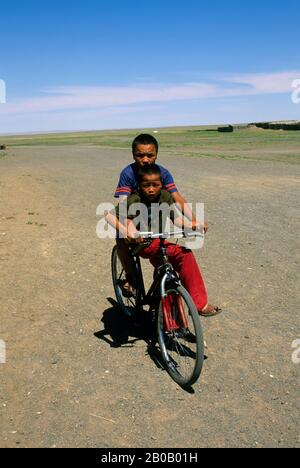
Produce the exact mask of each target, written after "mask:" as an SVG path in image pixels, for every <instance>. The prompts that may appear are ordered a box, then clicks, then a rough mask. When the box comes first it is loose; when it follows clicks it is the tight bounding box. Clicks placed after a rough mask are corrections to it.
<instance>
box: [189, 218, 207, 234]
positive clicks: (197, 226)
mask: <svg viewBox="0 0 300 468" xmlns="http://www.w3.org/2000/svg"><path fill="white" fill-rule="evenodd" d="M208 228H209V227H208V223H204V225H203V224H200V223H198V222H197V221H192V230H193V231H200V232H204V234H206V233H207V231H208Z"/></svg>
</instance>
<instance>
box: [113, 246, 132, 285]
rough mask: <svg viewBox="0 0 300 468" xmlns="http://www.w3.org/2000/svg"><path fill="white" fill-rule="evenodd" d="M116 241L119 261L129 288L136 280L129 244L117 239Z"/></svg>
mask: <svg viewBox="0 0 300 468" xmlns="http://www.w3.org/2000/svg"><path fill="white" fill-rule="evenodd" d="M116 241H117V248H118V255H119V259H120V261H121V263H122V266H123V268H124V270H125V272H126V279H127V281H128V283H129V284H130V285H131V286H134V284H135V280H136V278H135V276H136V269H135V261H134V258H133V256H132V253H131V250H130V248H129V244H128V243H127V242H126V241H125V239H117V240H116Z"/></svg>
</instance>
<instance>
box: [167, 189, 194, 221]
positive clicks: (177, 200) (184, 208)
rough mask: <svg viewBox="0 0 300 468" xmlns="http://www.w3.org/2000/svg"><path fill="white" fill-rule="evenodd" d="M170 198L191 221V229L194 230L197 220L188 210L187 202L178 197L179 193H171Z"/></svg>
mask: <svg viewBox="0 0 300 468" xmlns="http://www.w3.org/2000/svg"><path fill="white" fill-rule="evenodd" d="M172 197H173V200H174V202H175V203H177V204H178V205H179V206H180V208H181V211H182V213H183V214H184V215H185V216H186V217H187V218H188V219H189V220H190V221H191V223H192V228H193V229H194V228H195V229H196V227H197V224H198V223H197V219H196V216H195V214H194V213H193V211H192V210H191V209H190V207H189V205H188V203H187V201H186V200H185V199H184V198H183V197H182V196H181V195H180V193H179V192H174V193H172Z"/></svg>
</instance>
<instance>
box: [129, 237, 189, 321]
mask: <svg viewBox="0 0 300 468" xmlns="http://www.w3.org/2000/svg"><path fill="white" fill-rule="evenodd" d="M160 253H161V255H162V259H163V264H162V265H161V266H160V267H159V268H158V269H157V270H156V273H155V275H154V280H153V283H152V285H151V287H150V289H149V291H148V293H146V290H145V283H144V277H143V271H142V265H141V260H140V257H139V256H137V257H136V267H137V281H138V284H139V285H140V290H139V296H138V298H137V306H138V307H143V306H145V305H149V306H150V307H151V306H153V305H154V304H155V301H156V300H157V299H158V298H160V299H161V301H162V306H163V312H164V316H165V323H166V327H167V330H171V329H172V327H173V323H172V319H171V317H170V313H169V310H168V306H167V304H166V301H167V294H166V289H167V285H172V286H173V287H174V288H176V287H178V286H180V285H181V282H180V279H179V278H178V275H177V273H176V272H175V271H174V268H173V266H172V265H171V264H170V263H169V261H168V256H167V249H166V247H165V246H164V239H161V245H160ZM178 300H179V299H178ZM178 305H179V310H180V313H181V315H182V321H183V323H184V324H186V318H185V314H184V311H183V307H182V304H181V303H179V304H178Z"/></svg>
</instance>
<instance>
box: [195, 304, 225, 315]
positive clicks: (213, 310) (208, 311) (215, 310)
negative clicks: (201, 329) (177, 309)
mask: <svg viewBox="0 0 300 468" xmlns="http://www.w3.org/2000/svg"><path fill="white" fill-rule="evenodd" d="M222 312H223V310H222V309H220V307H216V306H212V305H208V306H207V307H205V309H203V310H201V311H200V312H199V315H201V317H215V316H216V315H219V314H221V313H222Z"/></svg>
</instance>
